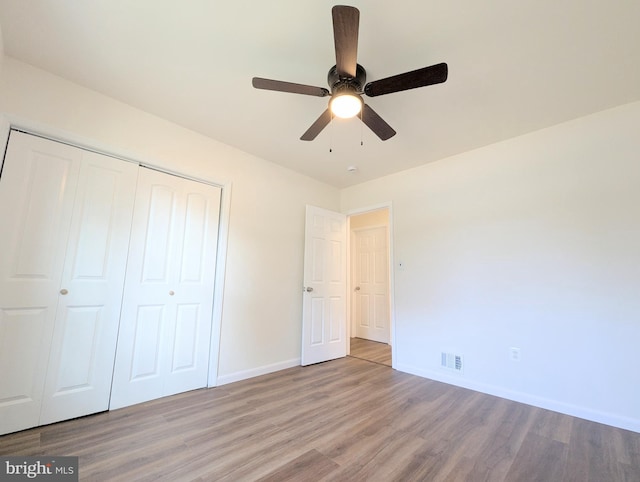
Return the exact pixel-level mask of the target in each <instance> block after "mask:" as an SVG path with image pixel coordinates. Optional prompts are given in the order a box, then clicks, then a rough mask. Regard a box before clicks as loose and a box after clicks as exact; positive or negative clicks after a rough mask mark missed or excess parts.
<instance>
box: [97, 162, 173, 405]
mask: <svg viewBox="0 0 640 482" xmlns="http://www.w3.org/2000/svg"><path fill="white" fill-rule="evenodd" d="M178 179H179V178H176V177H175V176H170V175H168V174H164V173H161V172H157V171H153V170H151V169H145V168H141V169H140V174H139V180H138V188H137V193H136V203H135V210H134V217H133V226H132V230H131V239H130V249H129V260H128V263H127V276H126V281H125V296H124V298H123V302H122V314H121V319H120V334H119V336H118V348H117V354H116V363H115V369H114V378H113V386H112V392H111V401H110V405H109V406H110V408H111V409H114V408H120V407H124V406H127V405H132V404H134V403H139V402H143V401H146V400H152V399H154V398H159V397H161V396H162V393H163V390H164V388H163V386H164V380H163V377H164V375H163V374H164V373H166V371H167V370H168V357H167V356H166V353H167V352H168V350H169V340H168V338H167V337H168V334H169V333H170V328H169V327H168V326H167V323H168V320H171V319H173V318H174V317H175V315H174V314H173V313H172V312H173V311H174V310H175V306H173V304H172V303H170V301H171V299H172V297H171V295H170V294H169V292H170V291H171V287H170V281H171V272H172V271H173V270H174V266H175V264H176V263H175V261H174V260H175V254H174V253H175V242H176V233H177V229H176V215H177V213H179V212H180V208H179V206H178V201H179V200H178V197H179V192H178V188H177V187H176V185H175V183H176V180H178Z"/></svg>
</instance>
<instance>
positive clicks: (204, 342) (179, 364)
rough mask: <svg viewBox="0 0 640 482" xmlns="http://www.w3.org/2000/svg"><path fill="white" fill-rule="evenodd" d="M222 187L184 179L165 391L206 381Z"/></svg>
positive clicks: (177, 391) (196, 386)
mask: <svg viewBox="0 0 640 482" xmlns="http://www.w3.org/2000/svg"><path fill="white" fill-rule="evenodd" d="M220 194H221V191H220V188H217V187H215V186H210V185H208V184H202V183H197V182H194V181H188V180H182V183H181V199H183V200H184V204H183V213H184V214H183V215H182V216H180V217H179V219H180V220H181V221H182V223H181V226H182V227H181V232H182V235H181V236H180V238H179V240H178V242H177V246H176V249H177V253H176V259H177V260H178V261H179V265H178V266H177V267H176V268H177V269H176V273H175V276H174V280H175V281H174V283H173V284H172V286H174V287H175V288H173V290H174V292H175V295H174V296H173V298H174V302H175V303H176V306H177V309H176V310H175V311H173V312H172V313H175V318H174V319H173V320H171V329H172V331H173V332H174V333H175V335H174V336H172V337H171V338H170V340H171V341H172V346H171V347H170V349H171V351H170V353H171V354H172V361H171V369H170V371H169V372H168V373H167V376H166V379H165V390H164V391H165V395H171V394H174V393H181V392H185V391H187V390H193V389H196V388H201V387H204V386H206V385H207V374H208V362H209V349H210V339H211V317H212V315H213V290H214V281H215V264H216V253H217V238H218V226H219V215H220Z"/></svg>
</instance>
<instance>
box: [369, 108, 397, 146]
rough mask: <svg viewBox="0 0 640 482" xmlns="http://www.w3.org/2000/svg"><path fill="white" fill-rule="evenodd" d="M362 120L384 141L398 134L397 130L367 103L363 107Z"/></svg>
mask: <svg viewBox="0 0 640 482" xmlns="http://www.w3.org/2000/svg"><path fill="white" fill-rule="evenodd" d="M362 122H364V123H365V125H366V126H367V127H368V128H369V129H371V130H372V131H373V132H374V134H375V135H377V136H378V137H379V138H380V139H381V140H383V141H386V140H387V139H390V138H392V137H393V136H395V135H396V131H394V130H393V128H392V127H391V126H390V125H389V124H387V123H386V122H385V121H384V119H383V118H382V117H380V116H379V115H378V114H377V113H376V111H375V110H373V109H372V108H371V107H369V106H368V105H367V104H364V106H363V107H362Z"/></svg>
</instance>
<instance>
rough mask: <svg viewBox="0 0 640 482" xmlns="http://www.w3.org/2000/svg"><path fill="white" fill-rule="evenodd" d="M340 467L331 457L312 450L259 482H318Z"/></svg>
mask: <svg viewBox="0 0 640 482" xmlns="http://www.w3.org/2000/svg"><path fill="white" fill-rule="evenodd" d="M338 467H340V466H339V465H338V464H336V463H335V462H334V461H333V460H331V459H330V458H329V457H326V456H325V455H323V454H321V453H320V452H318V451H317V450H315V449H312V450H309V451H308V452H305V453H304V454H302V455H301V456H299V457H296V458H295V459H293V460H292V461H291V462H289V463H287V464H285V465H283V466H282V467H279V468H278V469H277V470H274V471H272V472H271V473H270V474H268V475H266V476H264V477H261V478H260V479H258V480H259V481H260V482H287V481H290V480H318V479H321V478H322V477H324V476H326V475H328V474H330V473H331V472H333V471H335V470H336V469H337V468H338Z"/></svg>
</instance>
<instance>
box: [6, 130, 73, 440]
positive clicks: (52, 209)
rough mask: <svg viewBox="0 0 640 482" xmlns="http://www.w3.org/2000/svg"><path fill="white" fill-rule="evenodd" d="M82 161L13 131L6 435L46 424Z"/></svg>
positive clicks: (8, 177) (8, 191)
mask: <svg viewBox="0 0 640 482" xmlns="http://www.w3.org/2000/svg"><path fill="white" fill-rule="evenodd" d="M81 159H82V153H81V151H80V150H79V149H74V148H72V147H69V146H66V145H63V144H57V143H53V142H51V141H47V140H45V139H40V138H38V137H34V136H30V135H27V134H23V133H20V132H15V131H14V132H12V133H11V137H10V141H9V145H8V147H7V152H6V156H5V161H4V165H3V168H2V177H1V179H0V226H2V236H0V433H7V432H13V431H16V430H22V429H25V428H28V427H33V426H36V425H38V423H39V418H40V409H41V405H42V395H43V390H44V383H45V375H46V371H47V364H48V359H49V352H50V347H51V337H52V334H53V327H54V320H55V316H56V308H57V304H58V298H59V289H60V281H61V278H62V271H63V264H64V257H65V251H66V247H67V237H68V234H69V227H70V225H71V217H72V213H73V203H74V196H75V187H76V186H77V180H78V173H79V171H80V164H81Z"/></svg>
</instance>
